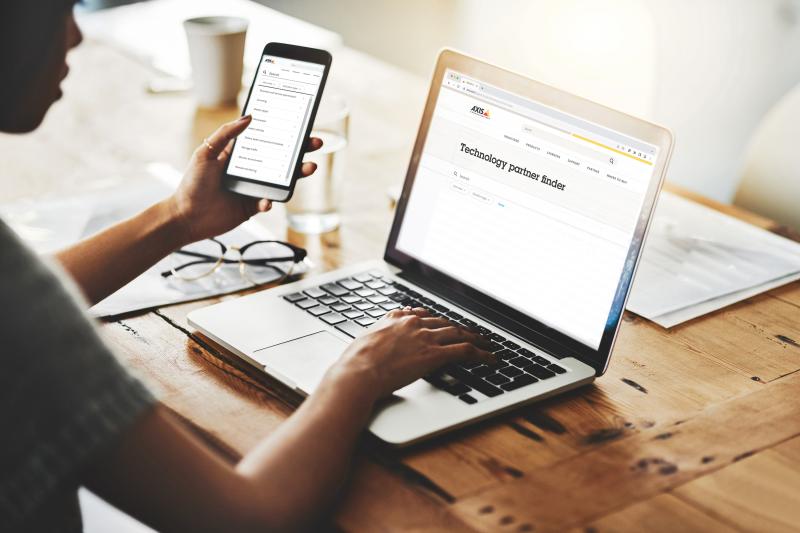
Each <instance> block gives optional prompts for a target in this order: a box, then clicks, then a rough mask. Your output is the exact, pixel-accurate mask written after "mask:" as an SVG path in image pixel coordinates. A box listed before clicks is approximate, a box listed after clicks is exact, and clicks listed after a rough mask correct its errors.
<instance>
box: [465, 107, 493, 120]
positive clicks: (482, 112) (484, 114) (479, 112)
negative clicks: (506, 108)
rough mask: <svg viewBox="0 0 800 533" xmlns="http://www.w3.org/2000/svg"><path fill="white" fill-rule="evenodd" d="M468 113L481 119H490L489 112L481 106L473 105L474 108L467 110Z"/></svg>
mask: <svg viewBox="0 0 800 533" xmlns="http://www.w3.org/2000/svg"><path fill="white" fill-rule="evenodd" d="M469 112H470V113H473V114H475V115H479V116H482V117H483V118H491V115H490V114H489V110H488V109H485V108H483V107H481V106H477V105H474V106H472V109H470V110H469Z"/></svg>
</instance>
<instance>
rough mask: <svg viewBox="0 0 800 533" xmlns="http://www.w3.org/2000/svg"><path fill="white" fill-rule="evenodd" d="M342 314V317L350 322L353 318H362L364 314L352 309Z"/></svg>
mask: <svg viewBox="0 0 800 533" xmlns="http://www.w3.org/2000/svg"><path fill="white" fill-rule="evenodd" d="M342 314H343V315H344V316H346V317H347V318H349V319H351V320H352V319H353V318H358V317H361V316H364V313H362V312H361V311H357V310H355V309H353V310H351V311H345V312H344V313H342Z"/></svg>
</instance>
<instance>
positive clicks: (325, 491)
mask: <svg viewBox="0 0 800 533" xmlns="http://www.w3.org/2000/svg"><path fill="white" fill-rule="evenodd" d="M478 342H480V341H479V340H477V338H476V337H475V335H473V334H472V333H469V332H466V331H464V330H463V329H460V328H457V327H455V326H453V325H452V324H450V323H449V322H447V321H446V320H444V319H441V318H430V317H426V316H424V312H423V311H422V310H415V311H414V312H412V311H410V310H407V309H406V310H402V311H399V310H398V311H393V312H392V313H390V314H389V315H387V318H385V319H384V320H382V321H380V322H379V323H378V325H377V328H376V329H375V330H374V331H372V332H371V333H370V334H369V335H366V336H364V337H361V338H360V339H358V340H356V341H355V342H354V343H353V344H351V345H350V347H349V348H348V349H347V350H346V351H345V353H344V354H343V355H342V358H341V359H340V360H339V361H338V362H337V363H336V364H335V365H334V366H333V367H332V368H331V370H329V371H328V373H327V375H326V377H325V379H324V380H323V381H322V383H321V384H320V386H319V388H318V389H317V391H316V392H314V394H312V395H311V396H310V397H309V398H307V399H306V400H305V401H304V402H303V404H302V405H301V406H300V408H299V409H298V410H297V411H296V412H295V413H294V414H293V415H292V416H291V417H290V418H289V419H288V420H287V421H286V422H285V423H284V424H282V425H281V426H280V427H279V428H278V429H277V430H276V431H275V432H274V433H273V434H272V435H270V436H269V437H268V438H267V439H265V440H264V441H262V442H261V443H260V444H259V445H258V446H256V448H255V449H254V450H253V451H251V452H250V453H248V454H247V455H246V456H245V457H244V458H243V459H242V460H241V462H239V464H238V465H236V466H231V465H229V464H228V463H226V462H224V461H223V460H221V459H220V458H218V457H217V456H216V455H214V454H213V453H212V452H211V451H209V450H208V449H207V448H206V447H205V446H204V445H203V444H202V443H201V442H200V441H199V440H198V439H196V438H195V437H194V436H193V435H192V434H190V433H189V432H188V431H187V430H186V429H185V428H183V427H181V424H180V422H178V421H177V420H176V419H175V418H174V417H173V416H171V415H170V414H169V413H168V412H167V411H166V410H165V409H164V408H163V407H159V408H156V409H154V410H152V411H151V412H150V413H148V414H147V415H145V416H144V417H143V418H142V419H141V420H140V421H139V422H138V423H136V424H135V425H134V426H133V427H132V428H131V429H130V430H129V431H128V432H127V433H126V434H125V435H124V436H123V439H122V442H121V444H120V445H119V446H118V447H116V449H114V450H111V451H110V452H109V453H108V455H107V456H105V457H103V458H101V459H100V460H99V461H97V462H96V463H95V465H94V466H93V467H92V468H91V470H90V472H89V473H88V475H87V477H86V479H85V482H86V483H87V486H88V487H89V488H90V489H92V490H93V491H95V492H97V493H98V494H99V495H100V496H101V497H103V498H105V499H107V500H108V501H110V502H111V503H112V504H115V505H116V506H117V507H119V508H120V509H122V510H124V511H126V512H128V513H129V514H131V515H132V516H134V517H136V518H138V519H139V520H141V521H143V522H145V523H147V524H150V525H151V526H153V527H155V528H156V529H158V530H159V531H225V530H227V531H292V530H306V529H309V528H311V527H312V526H313V525H314V524H315V523H316V521H318V520H319V519H320V518H321V516H322V514H323V513H324V511H326V510H327V507H328V506H329V504H330V503H331V502H332V500H333V497H334V496H335V494H336V492H337V490H338V489H339V487H340V486H341V485H342V483H343V481H344V480H345V478H346V473H347V471H348V466H349V460H350V456H351V455H352V453H353V449H354V447H355V444H356V441H357V437H358V436H359V434H360V433H361V431H362V429H363V428H364V426H365V425H366V424H367V421H368V420H369V416H370V413H371V412H372V409H373V407H374V405H375V402H376V401H377V400H378V399H379V398H381V397H384V396H387V395H388V394H390V393H391V391H393V390H395V389H397V388H399V387H402V386H403V385H405V384H407V383H410V382H411V381H413V380H414V379H416V378H417V377H419V376H421V375H424V374H426V373H429V372H431V371H432V370H434V369H435V368H438V367H440V366H442V365H444V364H446V363H448V362H451V361H454V360H457V359H464V358H471V359H477V360H483V361H487V360H491V358H492V356H491V354H488V353H487V352H484V351H482V350H480V349H478V348H476V346H475V344H474V343H478ZM253 430H254V431H257V428H254V429H253Z"/></svg>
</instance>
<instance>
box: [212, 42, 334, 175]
mask: <svg viewBox="0 0 800 533" xmlns="http://www.w3.org/2000/svg"><path fill="white" fill-rule="evenodd" d="M323 70H324V66H323V65H320V64H318V63H309V62H306V61H298V60H296V59H288V58H285V57H277V56H269V55H265V56H263V57H262V58H261V64H260V65H259V67H258V73H257V74H256V79H255V82H254V84H253V88H252V91H251V93H250V99H249V100H248V102H247V107H246V108H245V113H246V114H250V115H253V121H252V122H251V123H250V126H249V127H248V128H247V129H246V130H245V131H244V132H243V133H242V134H241V135H240V136H239V138H238V139H237V140H236V144H235V145H234V148H233V153H232V154H231V161H230V164H229V165H228V174H230V175H232V176H239V177H242V178H248V179H251V180H256V181H260V182H264V183H270V184H275V185H281V186H288V185H289V184H290V183H291V181H292V172H293V170H294V163H295V161H296V160H297V157H299V154H300V150H301V148H302V143H303V134H304V133H305V131H306V128H307V127H308V120H309V117H310V115H311V108H312V106H313V104H314V99H315V98H316V95H317V92H318V91H319V85H320V82H321V81H322V74H323Z"/></svg>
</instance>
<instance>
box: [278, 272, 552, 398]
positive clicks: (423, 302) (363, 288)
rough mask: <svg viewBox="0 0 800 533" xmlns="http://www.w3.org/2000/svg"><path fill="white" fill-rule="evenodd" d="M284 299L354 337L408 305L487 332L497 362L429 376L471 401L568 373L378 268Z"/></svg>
mask: <svg viewBox="0 0 800 533" xmlns="http://www.w3.org/2000/svg"><path fill="white" fill-rule="evenodd" d="M283 298H284V299H285V300H286V301H288V302H289V303H292V304H294V305H296V306H297V307H299V308H300V309H303V310H305V311H306V312H308V313H310V314H311V315H313V316H315V317H317V318H318V319H320V320H322V321H323V322H325V323H326V324H329V325H331V326H333V327H335V328H336V329H338V330H339V331H341V332H342V333H344V334H346V335H348V336H350V337H353V338H355V337H356V336H358V335H359V334H361V333H363V332H364V330H365V329H366V328H367V327H369V326H371V325H372V324H374V323H375V322H376V321H377V320H378V319H380V318H381V317H382V316H383V315H385V314H386V313H388V312H389V311H391V310H393V309H398V308H400V307H405V306H411V307H422V308H425V309H427V310H428V312H429V313H430V314H431V316H439V317H444V318H447V319H448V320H451V321H452V322H453V323H456V324H460V325H461V326H463V327H466V328H468V329H470V330H471V331H474V332H476V333H478V334H479V335H482V336H483V337H485V338H486V339H488V340H489V351H490V352H492V353H493V354H494V355H495V356H496V357H497V363H495V364H491V365H487V364H483V363H477V362H464V363H458V364H451V365H447V366H446V367H444V368H441V369H439V370H437V371H436V372H434V373H433V374H431V375H428V376H426V377H425V378H424V379H425V381H427V382H428V383H430V384H431V385H433V386H435V387H437V388H439V389H441V390H443V391H445V392H447V393H449V394H452V395H453V396H457V397H458V398H459V399H460V400H461V401H463V402H465V403H468V404H473V403H477V402H478V401H480V400H483V399H485V398H491V397H494V396H499V395H501V394H503V393H505V392H507V391H513V390H516V389H519V388H520V387H524V386H526V385H530V384H532V383H536V382H537V381H540V380H546V379H549V378H552V377H554V376H556V375H557V374H563V373H564V372H566V369H564V368H562V367H561V366H559V365H557V364H556V363H554V362H553V361H550V360H548V359H545V358H544V357H542V356H540V355H537V354H535V353H533V352H532V351H530V350H528V349H526V348H523V347H521V346H520V345H519V344H517V343H515V342H513V341H511V340H509V339H507V338H506V337H504V336H503V335H501V334H499V333H498V332H496V331H492V330H490V329H489V328H486V327H484V326H481V325H480V324H477V323H476V322H474V321H473V320H470V319H468V318H465V317H464V316H462V315H460V314H458V313H457V312H455V311H453V310H452V309H450V308H448V307H446V306H444V305H442V304H440V303H439V302H436V301H434V300H432V299H430V298H428V297H426V296H424V295H422V294H420V293H419V292H417V291H415V290H413V289H411V288H409V287H407V286H405V285H403V284H402V283H399V282H397V281H394V280H392V279H389V278H388V277H385V276H384V275H383V274H382V273H381V272H378V271H370V272H363V273H361V274H357V275H355V276H352V277H347V278H342V279H340V280H336V281H333V282H330V283H325V284H323V285H320V286H318V287H313V288H311V289H306V290H304V291H301V292H296V293H293V294H287V295H286V296H284V297H283Z"/></svg>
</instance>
